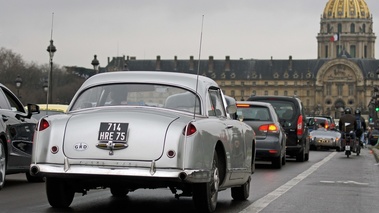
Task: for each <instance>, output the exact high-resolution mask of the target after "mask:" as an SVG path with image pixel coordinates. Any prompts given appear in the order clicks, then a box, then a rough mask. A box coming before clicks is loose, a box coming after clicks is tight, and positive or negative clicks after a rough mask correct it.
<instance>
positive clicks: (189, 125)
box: [183, 123, 197, 136]
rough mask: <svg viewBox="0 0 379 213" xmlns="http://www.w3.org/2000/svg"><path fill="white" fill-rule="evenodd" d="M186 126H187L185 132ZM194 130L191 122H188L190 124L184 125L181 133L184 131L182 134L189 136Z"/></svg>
mask: <svg viewBox="0 0 379 213" xmlns="http://www.w3.org/2000/svg"><path fill="white" fill-rule="evenodd" d="M186 128H187V132H186ZM196 131H197V129H196V127H195V126H194V125H193V124H192V123H190V124H188V126H187V127H184V129H183V134H184V133H186V134H184V135H187V136H190V135H192V134H194V133H195V132H196Z"/></svg>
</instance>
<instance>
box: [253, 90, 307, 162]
mask: <svg viewBox="0 0 379 213" xmlns="http://www.w3.org/2000/svg"><path fill="white" fill-rule="evenodd" d="M247 101H262V102H268V103H270V104H271V105H272V106H273V107H274V109H275V111H276V113H277V115H278V116H279V121H280V123H281V125H282V126H283V128H284V131H285V132H286V135H287V140H286V154H287V155H288V156H289V157H295V158H296V161H298V162H304V161H308V160H309V148H310V144H309V132H308V126H307V120H306V115H305V112H304V106H303V103H302V102H301V100H300V99H299V98H297V97H291V96H255V95H253V96H250V97H249V98H248V99H247Z"/></svg>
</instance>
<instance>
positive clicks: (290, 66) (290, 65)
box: [288, 55, 292, 71]
mask: <svg viewBox="0 0 379 213" xmlns="http://www.w3.org/2000/svg"><path fill="white" fill-rule="evenodd" d="M288 70H289V71H291V70H292V56H291V55H290V57H289V64H288Z"/></svg>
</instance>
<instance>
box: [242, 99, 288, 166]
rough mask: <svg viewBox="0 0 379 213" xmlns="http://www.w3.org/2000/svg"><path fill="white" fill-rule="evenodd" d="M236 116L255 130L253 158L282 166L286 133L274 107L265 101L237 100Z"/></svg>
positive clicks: (284, 157)
mask: <svg viewBox="0 0 379 213" xmlns="http://www.w3.org/2000/svg"><path fill="white" fill-rule="evenodd" d="M237 116H238V118H239V119H240V121H243V122H245V123H246V124H248V125H249V126H251V127H252V128H253V130H254V132H255V138H256V156H255V159H256V160H257V161H270V162H271V163H272V166H273V167H274V168H277V169H280V168H282V166H283V165H285V164H286V133H285V132H284V129H283V127H282V126H281V124H280V122H279V117H278V115H277V114H276V112H275V109H274V107H272V105H271V104H270V103H266V102H259V101H237Z"/></svg>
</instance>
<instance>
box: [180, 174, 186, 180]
mask: <svg viewBox="0 0 379 213" xmlns="http://www.w3.org/2000/svg"><path fill="white" fill-rule="evenodd" d="M179 178H180V180H185V179H186V178H187V173H185V172H181V173H180V174H179Z"/></svg>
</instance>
